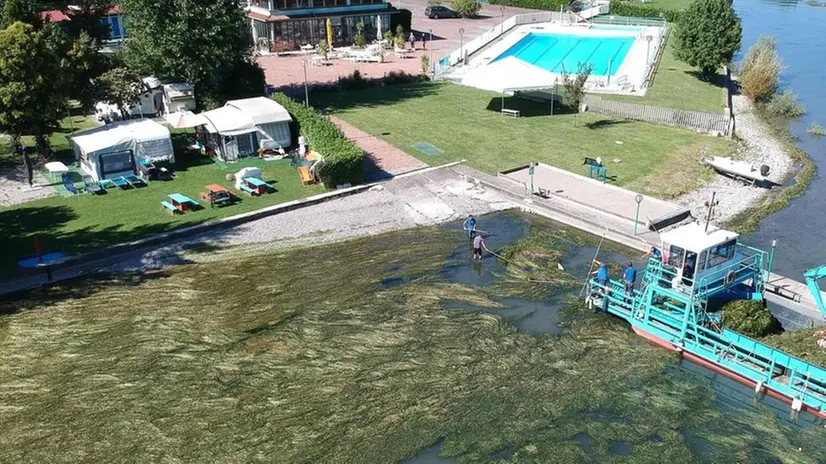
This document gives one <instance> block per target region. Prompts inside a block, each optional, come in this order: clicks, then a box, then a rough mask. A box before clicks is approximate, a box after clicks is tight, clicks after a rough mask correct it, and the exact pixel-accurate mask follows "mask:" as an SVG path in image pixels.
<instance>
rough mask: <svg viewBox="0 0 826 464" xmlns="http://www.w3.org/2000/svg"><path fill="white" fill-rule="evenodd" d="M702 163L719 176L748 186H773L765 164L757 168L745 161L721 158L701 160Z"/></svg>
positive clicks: (714, 157) (712, 157)
mask: <svg viewBox="0 0 826 464" xmlns="http://www.w3.org/2000/svg"><path fill="white" fill-rule="evenodd" d="M702 163H703V164H707V165H709V166H711V167H713V168H714V169H715V170H716V171H717V172H719V173H720V174H723V175H725V176H728V177H731V178H733V179H736V180H739V181H742V182H744V183H746V184H748V185H761V186H769V187H770V186H771V185H772V184H773V182H772V181H771V180H769V177H768V176H769V167H768V166H767V165H765V164H764V165H762V166H760V167H759V168H758V167H756V166H754V165H753V164H751V163H747V162H745V161H737V160H733V159H731V158H723V157H721V156H711V157H708V158H703V160H702Z"/></svg>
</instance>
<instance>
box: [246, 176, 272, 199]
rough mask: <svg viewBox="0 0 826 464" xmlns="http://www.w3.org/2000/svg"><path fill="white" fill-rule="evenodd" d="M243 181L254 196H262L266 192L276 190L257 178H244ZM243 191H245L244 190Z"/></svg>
mask: <svg viewBox="0 0 826 464" xmlns="http://www.w3.org/2000/svg"><path fill="white" fill-rule="evenodd" d="M241 180H243V181H244V183H245V184H246V185H247V187H248V188H249V189H250V190H252V192H249V193H251V194H253V195H261V194H263V193H264V192H269V191H272V190H274V189H273V187H272V185H270V184H268V183H266V182H264V181H263V180H261V179H259V178H257V177H244V178H243V179H241ZM242 190H244V189H242ZM245 191H246V190H245Z"/></svg>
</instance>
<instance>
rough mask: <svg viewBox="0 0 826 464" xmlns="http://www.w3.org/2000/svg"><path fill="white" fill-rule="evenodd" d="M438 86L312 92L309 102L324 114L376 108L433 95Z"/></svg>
mask: <svg viewBox="0 0 826 464" xmlns="http://www.w3.org/2000/svg"><path fill="white" fill-rule="evenodd" d="M438 85H439V84H434V83H419V84H405V85H392V86H386V87H373V88H369V89H363V90H342V91H324V92H313V95H311V96H312V100H311V101H313V102H314V103H313V104H314V106H315V107H316V108H318V109H320V110H321V111H324V112H334V111H340V110H347V109H352V108H370V107H378V106H384V105H393V104H396V103H398V102H401V101H404V100H411V99H417V98H422V97H427V96H429V95H433V94H434V93H436V92H437V86H438Z"/></svg>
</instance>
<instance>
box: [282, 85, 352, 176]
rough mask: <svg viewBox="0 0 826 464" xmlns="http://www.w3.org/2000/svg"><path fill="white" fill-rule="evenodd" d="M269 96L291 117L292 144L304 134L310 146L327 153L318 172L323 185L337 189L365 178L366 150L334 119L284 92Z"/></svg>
mask: <svg viewBox="0 0 826 464" xmlns="http://www.w3.org/2000/svg"><path fill="white" fill-rule="evenodd" d="M270 98H272V99H273V100H275V101H276V102H278V103H279V104H281V106H283V107H284V108H285V109H286V110H287V112H289V113H290V116H292V118H293V121H292V123H290V132H291V134H292V136H293V143H296V141H297V140H298V136H299V135H303V136H304V137H306V138H307V141H308V143H309V145H310V149H312V150H314V151H317V152H318V153H321V155H322V156H324V163H323V164H322V166H321V167H320V169H319V170H318V173H317V175H318V177H319V179H320V180H321V182H323V183H324V185H326V186H327V187H329V188H334V187H336V186H337V185H343V184H353V185H355V184H359V183H361V182H363V181H364V174H365V173H364V156H365V154H364V151H363V150H362V149H361V148H359V147H358V146H357V145H356V144H355V143H353V142H352V141H350V140H348V139H347V137H345V136H344V133H343V132H342V131H341V129H339V128H338V127H336V125H335V124H333V122H332V121H330V120H329V119H328V118H327V117H326V116H324V115H322V114H320V113H319V112H318V111H316V110H315V109H313V108H308V107H306V106H304V105H302V104H301V103H298V102H296V101H295V100H293V99H291V98H290V97H288V96H286V95H284V94H283V93H276V94H273V95H272V96H271V97H270Z"/></svg>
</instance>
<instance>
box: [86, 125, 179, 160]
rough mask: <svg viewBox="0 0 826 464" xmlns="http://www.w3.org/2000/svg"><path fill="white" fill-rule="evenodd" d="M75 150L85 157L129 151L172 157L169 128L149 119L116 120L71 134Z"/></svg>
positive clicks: (158, 158)
mask: <svg viewBox="0 0 826 464" xmlns="http://www.w3.org/2000/svg"><path fill="white" fill-rule="evenodd" d="M71 140H72V144H73V145H74V146H75V149H76V150H80V151H82V152H83V153H84V154H85V155H87V156H95V155H99V154H105V153H117V152H124V151H132V153H133V154H134V155H135V156H137V157H139V158H146V159H150V160H161V159H174V155H175V152H174V149H173V148H172V138H171V137H170V135H169V130H168V129H167V128H166V127H164V126H162V125H161V124H158V123H157V122H155V121H153V120H151V119H132V120H127V121H119V122H115V123H112V124H107V125H105V126H100V127H96V128H94V129H90V130H88V131H84V132H79V133H77V134H75V135H74V136H72V137H71Z"/></svg>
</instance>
